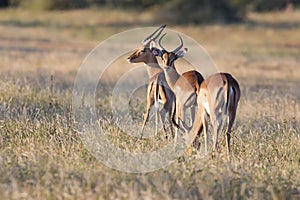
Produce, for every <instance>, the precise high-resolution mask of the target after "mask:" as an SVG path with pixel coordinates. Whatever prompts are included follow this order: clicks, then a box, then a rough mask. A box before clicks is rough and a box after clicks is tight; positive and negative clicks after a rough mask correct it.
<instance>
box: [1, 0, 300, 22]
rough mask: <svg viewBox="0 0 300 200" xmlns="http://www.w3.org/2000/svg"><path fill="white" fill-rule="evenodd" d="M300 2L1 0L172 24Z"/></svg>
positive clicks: (230, 17)
mask: <svg viewBox="0 0 300 200" xmlns="http://www.w3.org/2000/svg"><path fill="white" fill-rule="evenodd" d="M299 5H300V1H297V0H273V1H268V0H217V1H207V0H189V1H181V0H141V1H139V0H1V2H0V7H2V8H22V9H35V10H70V9H82V8H99V7H111V8H122V9H128V10H131V9H132V10H139V11H141V12H142V11H144V10H151V11H153V12H154V13H155V15H154V16H155V19H156V20H158V21H161V20H163V21H164V22H168V23H173V24H199V23H210V22H222V23H226V22H236V21H240V20H244V19H245V17H246V14H247V13H248V12H249V11H257V12H266V11H272V10H284V9H293V8H295V7H298V6H299Z"/></svg>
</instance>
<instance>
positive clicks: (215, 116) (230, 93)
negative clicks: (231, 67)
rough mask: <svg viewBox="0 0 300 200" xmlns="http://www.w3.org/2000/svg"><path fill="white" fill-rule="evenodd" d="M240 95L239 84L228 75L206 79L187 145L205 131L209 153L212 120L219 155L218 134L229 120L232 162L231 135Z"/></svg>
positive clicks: (227, 141) (228, 138) (228, 129)
mask: <svg viewBox="0 0 300 200" xmlns="http://www.w3.org/2000/svg"><path fill="white" fill-rule="evenodd" d="M240 93H241V92H240V87H239V84H238V82H237V81H236V80H235V79H234V78H233V77H232V76H231V75H230V74H228V73H216V74H213V75H211V76H209V77H208V78H207V79H205V80H204V81H203V82H202V84H201V86H200V91H199V95H198V97H197V104H198V111H197V114H196V118H195V121H194V124H193V127H192V129H191V130H190V132H189V134H188V136H187V138H186V143H187V144H191V143H192V142H193V141H194V139H195V138H196V136H197V134H198V133H200V132H201V131H202V129H203V131H204V140H205V152H206V153H207V143H208V137H207V129H208V118H210V120H211V122H212V126H213V131H214V133H213V152H215V153H217V143H218V133H219V132H220V129H221V127H222V125H223V123H224V122H225V120H226V119H227V123H228V125H227V130H226V146H227V155H228V158H229V160H230V133H231V128H232V125H233V122H234V120H235V116H236V110H237V106H238V102H239V99H240Z"/></svg>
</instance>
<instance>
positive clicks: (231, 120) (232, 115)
mask: <svg viewBox="0 0 300 200" xmlns="http://www.w3.org/2000/svg"><path fill="white" fill-rule="evenodd" d="M235 115H236V111H235V109H234V110H232V111H230V112H229V113H228V118H227V120H228V121H227V122H228V125H227V130H226V146H227V155H228V159H229V160H230V157H231V156H230V138H231V135H230V134H231V128H232V125H233V123H234V120H235Z"/></svg>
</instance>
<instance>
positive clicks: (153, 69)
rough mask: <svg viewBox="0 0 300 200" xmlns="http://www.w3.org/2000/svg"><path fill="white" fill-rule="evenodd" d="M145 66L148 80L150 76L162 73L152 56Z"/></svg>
mask: <svg viewBox="0 0 300 200" xmlns="http://www.w3.org/2000/svg"><path fill="white" fill-rule="evenodd" d="M145 65H146V66H147V73H148V76H149V78H151V77H152V76H154V75H156V74H158V73H160V72H162V69H161V68H160V66H159V64H158V62H157V59H156V57H155V56H154V55H152V56H150V57H149V59H148V60H147V62H145Z"/></svg>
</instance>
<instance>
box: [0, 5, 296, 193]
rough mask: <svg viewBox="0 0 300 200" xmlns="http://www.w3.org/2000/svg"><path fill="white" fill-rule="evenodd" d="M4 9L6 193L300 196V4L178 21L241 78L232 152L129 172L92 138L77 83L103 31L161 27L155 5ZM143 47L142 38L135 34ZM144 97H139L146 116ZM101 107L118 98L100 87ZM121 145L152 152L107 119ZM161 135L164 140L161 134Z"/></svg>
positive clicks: (0, 153)
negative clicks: (215, 19)
mask: <svg viewBox="0 0 300 200" xmlns="http://www.w3.org/2000/svg"><path fill="white" fill-rule="evenodd" d="M137 16H138V13H134V12H124V11H118V10H117V11H116V10H115V11H112V10H100V12H99V11H96V10H77V11H68V12H54V13H47V12H42V13H40V12H35V11H32V12H28V11H21V10H1V11H0V72H1V73H0V77H1V79H0V149H1V150H0V191H1V192H0V198H1V199H7V198H9V199H22V198H24V199H25V198H26V199H28V198H29V199H30V198H31V199H44V198H47V199H86V198H89V199H162V198H163V199H199V198H200V199H299V198H300V148H299V144H300V130H299V121H300V107H299V106H300V93H299V89H298V87H299V84H300V68H299V64H300V60H299V55H300V12H299V11H295V12H289V13H286V12H283V13H266V14H250V15H249V17H248V20H247V21H246V22H244V23H241V24H232V25H226V26H225V25H206V26H192V25H189V26H188V25H187V26H171V27H169V28H172V29H175V30H178V31H181V32H183V33H185V34H187V35H189V36H190V37H192V38H194V39H196V40H197V41H198V42H199V43H200V44H202V45H203V47H204V48H205V49H206V50H207V51H208V53H209V54H210V55H211V57H212V58H213V60H214V61H215V63H216V64H217V65H218V68H219V69H220V70H221V71H228V72H230V73H232V74H233V75H234V76H235V77H236V78H237V79H238V81H239V82H240V85H241V90H242V98H241V101H240V105H239V108H238V115H237V120H236V123H235V126H234V133H233V134H234V136H233V143H234V144H233V146H232V148H233V155H234V156H233V160H232V162H231V163H228V162H227V160H226V156H225V155H226V154H224V155H223V153H222V152H226V151H225V140H224V135H222V136H221V139H220V151H221V155H220V157H219V158H217V159H212V158H211V157H210V156H207V157H205V158H199V156H198V155H197V154H196V153H194V154H193V155H192V156H191V157H187V156H186V155H184V156H183V157H182V158H180V159H179V160H178V161H176V162H174V163H173V164H172V165H170V166H168V167H165V168H164V169H160V170H157V171H155V172H152V173H146V174H129V173H125V172H119V171H116V170H113V169H110V168H107V167H105V166H104V165H103V164H101V163H100V162H98V161H97V160H96V159H95V158H94V157H93V156H92V155H91V154H90V153H89V152H88V151H87V150H86V149H85V147H84V145H83V143H82V142H81V140H80V137H79V135H78V133H77V130H76V127H75V125H74V121H73V117H72V111H71V110H72V108H71V107H72V106H71V105H72V86H73V83H74V80H75V77H76V72H77V70H78V68H79V66H80V64H81V63H82V61H83V60H84V58H85V56H86V55H87V54H88V53H89V52H90V51H91V50H92V49H93V48H94V47H95V46H96V45H97V44H98V43H99V42H100V41H101V40H103V39H106V38H107V37H109V36H110V35H112V34H114V33H118V32H120V31H123V30H127V29H129V28H134V27H142V26H153V24H152V22H151V13H144V14H142V15H141V16H139V17H138V19H136V18H137ZM136 45H137V46H138V45H139V44H136ZM144 105H145V103H144V101H141V105H139V107H136V109H137V110H136V111H137V120H140V121H141V120H142V119H141V117H142V114H141V113H142V112H144V107H143V106H144ZM97 106H98V109H99V110H101V112H102V111H103V112H108V111H106V108H107V107H108V106H109V99H107V98H106V99H105V98H101V96H100V97H99V102H98V104H97ZM108 128H109V130H112V131H111V132H110V135H109V137H110V138H111V140H112V141H113V142H114V143H115V144H116V145H119V146H125V145H128V146H129V148H130V149H134V148H136V149H135V150H138V151H140V150H141V151H143V150H144V149H143V148H144V147H145V146H146V147H147V145H149V143H151V144H154V146H155V145H159V144H161V143H164V142H165V141H164V140H163V139H162V138H163V136H162V137H161V138H158V139H157V138H152V139H149V140H145V141H142V142H140V143H139V144H138V145H137V146H135V145H136V144H135V143H134V144H133V143H132V139H131V138H130V137H128V136H124V135H122V134H120V133H121V132H120V131H118V130H117V129H116V128H115V127H114V125H113V124H109V125H108ZM156 141H157V143H156Z"/></svg>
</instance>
